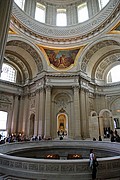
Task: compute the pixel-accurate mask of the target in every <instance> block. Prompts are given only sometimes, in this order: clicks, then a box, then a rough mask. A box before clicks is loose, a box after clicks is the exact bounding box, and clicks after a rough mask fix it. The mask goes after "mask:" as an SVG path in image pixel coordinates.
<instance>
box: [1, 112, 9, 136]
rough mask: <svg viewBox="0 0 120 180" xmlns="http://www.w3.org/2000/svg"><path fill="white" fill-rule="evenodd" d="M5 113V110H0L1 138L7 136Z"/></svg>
mask: <svg viewBox="0 0 120 180" xmlns="http://www.w3.org/2000/svg"><path fill="white" fill-rule="evenodd" d="M7 115H8V113H7V112H4V111H0V134H1V135H2V138H1V139H4V138H5V137H6V136H7V131H6V126H7Z"/></svg>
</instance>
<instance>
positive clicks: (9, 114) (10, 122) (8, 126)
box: [7, 104, 13, 135]
mask: <svg viewBox="0 0 120 180" xmlns="http://www.w3.org/2000/svg"><path fill="white" fill-rule="evenodd" d="M12 110H13V104H12V105H10V107H9V112H8V122H7V134H9V135H10V134H11V133H12V130H11V125H12V115H13V111H12Z"/></svg>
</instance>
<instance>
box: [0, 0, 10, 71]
mask: <svg viewBox="0 0 120 180" xmlns="http://www.w3.org/2000/svg"><path fill="white" fill-rule="evenodd" d="M12 4H13V0H0V74H1V71H2V63H3V60H4V52H5V47H6V41H7V36H8V29H9V23H10V17H11V11H12Z"/></svg>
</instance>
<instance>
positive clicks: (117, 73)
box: [107, 65, 120, 83]
mask: <svg viewBox="0 0 120 180" xmlns="http://www.w3.org/2000/svg"><path fill="white" fill-rule="evenodd" d="M118 81H120V65H117V66H115V67H113V68H112V69H111V70H110V71H109V73H108V75H107V82H108V83H112V82H118Z"/></svg>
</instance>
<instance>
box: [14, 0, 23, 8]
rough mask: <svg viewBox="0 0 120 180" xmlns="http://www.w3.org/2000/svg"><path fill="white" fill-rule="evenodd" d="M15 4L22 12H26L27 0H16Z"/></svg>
mask: <svg viewBox="0 0 120 180" xmlns="http://www.w3.org/2000/svg"><path fill="white" fill-rule="evenodd" d="M14 2H15V3H16V4H17V5H18V6H19V7H20V8H21V9H22V10H24V5H25V0H14Z"/></svg>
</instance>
